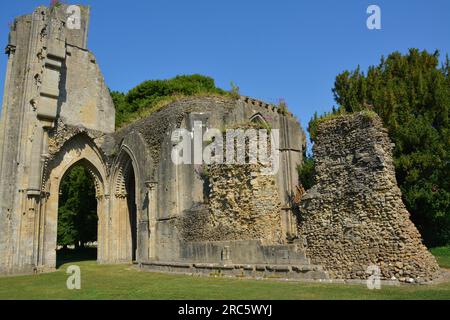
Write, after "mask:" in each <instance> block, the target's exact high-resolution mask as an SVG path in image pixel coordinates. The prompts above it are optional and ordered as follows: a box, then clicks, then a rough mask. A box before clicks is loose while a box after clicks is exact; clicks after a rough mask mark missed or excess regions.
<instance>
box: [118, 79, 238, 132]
mask: <svg viewBox="0 0 450 320" xmlns="http://www.w3.org/2000/svg"><path fill="white" fill-rule="evenodd" d="M199 94H219V95H231V94H230V93H228V92H226V91H224V90H222V89H220V88H217V87H216V85H215V83H214V79H212V78H210V77H206V76H202V75H198V74H194V75H182V76H177V77H175V78H172V79H168V80H149V81H144V82H143V83H141V84H140V85H138V86H136V87H135V88H133V89H131V90H130V91H129V92H128V93H126V94H124V93H121V92H117V91H112V92H111V97H112V98H113V101H114V105H115V107H116V126H117V127H121V126H122V125H123V124H125V123H127V122H128V121H129V120H130V119H131V120H132V119H134V117H135V116H136V115H137V114H139V113H140V112H142V111H144V110H147V111H152V110H153V109H155V108H156V107H157V106H158V103H160V102H161V101H164V100H165V99H167V98H168V97H173V96H177V95H178V96H194V95H199Z"/></svg>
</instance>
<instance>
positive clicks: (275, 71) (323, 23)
mask: <svg viewBox="0 0 450 320" xmlns="http://www.w3.org/2000/svg"><path fill="white" fill-rule="evenodd" d="M49 2H50V0H41V1H39V0H19V1H18V0H10V1H6V0H2V1H1V2H0V46H6V42H7V34H8V23H9V22H11V21H13V18H14V17H16V16H18V15H22V14H27V13H31V12H32V10H33V9H34V8H35V7H36V6H38V5H40V4H45V5H48V4H49ZM63 2H68V1H63ZM75 3H79V4H88V5H91V11H92V12H91V25H90V33H89V48H90V49H91V50H92V51H93V52H94V53H95V55H96V56H97V60H98V62H99V64H100V67H101V69H102V71H103V74H104V76H105V79H106V82H107V84H108V86H109V87H110V88H111V89H113V90H119V91H127V90H128V89H130V88H132V87H133V86H135V85H137V84H139V83H140V82H142V81H144V80H148V79H163V78H169V77H173V76H175V75H178V74H192V73H200V74H205V75H208V76H211V77H213V78H214V79H215V80H216V83H217V85H218V86H220V87H223V88H225V89H229V87H230V81H234V82H235V83H236V84H237V85H238V86H239V87H240V88H241V93H242V94H244V95H248V96H252V97H255V98H259V99H262V100H266V101H268V102H276V101H278V99H279V98H284V99H285V100H286V101H287V103H288V105H289V107H290V109H291V110H292V111H293V112H294V114H295V115H296V116H297V117H298V118H299V119H300V121H301V122H302V125H303V127H304V128H306V126H307V123H308V121H309V119H310V118H311V116H312V115H313V114H314V111H318V112H319V113H320V112H323V111H328V110H330V109H331V107H332V106H333V104H334V100H333V95H332V92H331V89H332V87H333V83H334V78H335V76H336V75H337V74H338V73H340V72H342V71H343V70H346V69H354V68H355V67H356V66H357V65H358V64H359V65H361V67H362V68H364V69H365V68H367V66H369V65H372V64H377V63H378V62H379V60H380V57H381V55H387V54H389V53H390V52H392V51H396V50H398V51H401V52H403V53H404V52H406V51H407V50H408V48H411V47H416V48H419V49H427V50H429V51H432V52H433V51H434V50H436V49H439V50H440V51H441V53H443V55H445V54H446V53H450V1H449V0H395V1H392V0H389V1H388V0H372V1H365V0H346V1H335V0H327V1H323V0H322V1H321V0H315V1H313V0H309V1H302V0H290V1H283V0H280V1H273V0H270V1H268V0H245V1H244V0H226V1H225V0H223V1H214V0H189V1H187V0H176V1H175V0H151V1H148V0H129V1H119V0H107V1H106V0H91V1H89V0H81V1H77V2H75ZM370 4H376V5H378V6H380V8H381V13H382V30H374V31H370V30H368V29H367V27H366V20H367V17H368V15H367V14H366V9H367V7H368V6H369V5H370ZM2 43H3V44H2ZM6 58H7V57H6V55H0V90H1V91H0V93H1V94H3V83H4V77H5V67H6Z"/></svg>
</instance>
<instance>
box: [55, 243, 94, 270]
mask: <svg viewBox="0 0 450 320" xmlns="http://www.w3.org/2000/svg"><path fill="white" fill-rule="evenodd" d="M96 260H97V249H96V248H83V249H76V250H75V249H61V250H58V251H57V252H56V269H59V268H60V267H61V266H62V265H63V264H66V263H72V262H81V261H96Z"/></svg>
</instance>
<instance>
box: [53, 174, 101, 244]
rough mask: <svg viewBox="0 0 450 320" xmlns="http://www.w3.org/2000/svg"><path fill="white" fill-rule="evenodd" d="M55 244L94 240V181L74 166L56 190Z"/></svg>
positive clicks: (95, 232) (95, 229) (95, 207)
mask: <svg viewBox="0 0 450 320" xmlns="http://www.w3.org/2000/svg"><path fill="white" fill-rule="evenodd" d="M60 191H61V195H60V199H59V203H60V207H59V210H58V245H62V246H68V245H75V246H76V247H78V245H81V246H84V244H85V243H87V242H93V241H96V240H97V201H96V199H95V187H94V181H93V178H92V177H91V175H90V173H89V172H88V170H87V169H85V168H84V167H81V166H76V167H74V168H72V169H71V171H70V172H69V173H68V174H67V175H66V176H65V178H64V180H63V181H62V183H61V187H60Z"/></svg>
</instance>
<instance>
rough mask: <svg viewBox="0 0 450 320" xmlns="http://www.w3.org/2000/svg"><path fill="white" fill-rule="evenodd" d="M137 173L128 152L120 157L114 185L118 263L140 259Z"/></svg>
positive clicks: (114, 217)
mask: <svg viewBox="0 0 450 320" xmlns="http://www.w3.org/2000/svg"><path fill="white" fill-rule="evenodd" d="M136 189H137V188H136V173H135V169H134V166H133V161H132V159H131V157H130V155H129V154H128V152H126V151H123V152H122V153H121V154H120V156H119V157H118V161H117V164H116V174H115V183H114V204H113V211H112V213H111V214H112V219H113V220H114V221H115V225H116V226H117V227H118V230H116V231H117V232H116V236H115V239H114V241H115V242H116V244H115V245H113V248H114V250H115V252H116V256H117V260H118V262H126V263H129V262H134V261H136V260H137V259H138V253H137V249H138V239H137V227H138V226H137V205H136V204H137V203H138V202H137V193H136Z"/></svg>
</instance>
